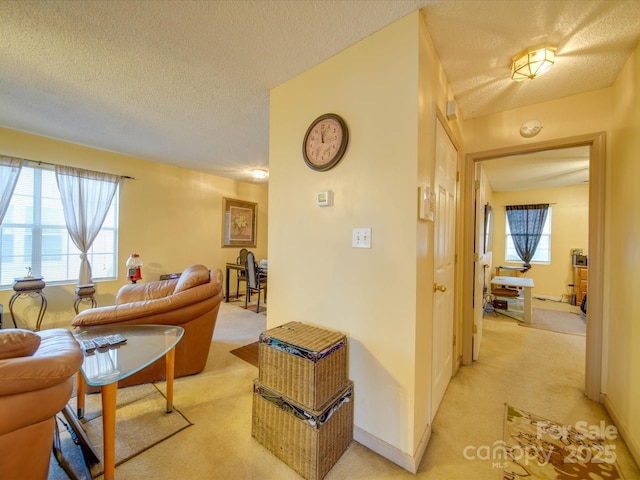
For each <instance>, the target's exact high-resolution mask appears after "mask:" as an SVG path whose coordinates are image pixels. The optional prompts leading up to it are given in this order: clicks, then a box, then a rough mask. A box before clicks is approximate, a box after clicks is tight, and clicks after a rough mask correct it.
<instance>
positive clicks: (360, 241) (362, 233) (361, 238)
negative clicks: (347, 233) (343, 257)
mask: <svg viewBox="0 0 640 480" xmlns="http://www.w3.org/2000/svg"><path fill="white" fill-rule="evenodd" d="M351 245H352V246H353V248H371V228H354V229H353V235H352V239H351Z"/></svg>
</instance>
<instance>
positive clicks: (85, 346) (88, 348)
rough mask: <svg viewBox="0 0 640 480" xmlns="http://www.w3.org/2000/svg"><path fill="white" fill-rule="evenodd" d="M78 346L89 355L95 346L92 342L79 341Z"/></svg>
mask: <svg viewBox="0 0 640 480" xmlns="http://www.w3.org/2000/svg"><path fill="white" fill-rule="evenodd" d="M80 346H81V347H82V349H83V350H84V351H85V352H87V353H91V352H93V351H94V350H95V349H96V344H95V343H93V340H80Z"/></svg>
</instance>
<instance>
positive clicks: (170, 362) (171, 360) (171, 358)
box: [166, 347, 176, 413]
mask: <svg viewBox="0 0 640 480" xmlns="http://www.w3.org/2000/svg"><path fill="white" fill-rule="evenodd" d="M166 363H167V413H171V412H172V411H173V376H174V371H175V366H176V349H175V347H174V348H172V349H171V350H169V351H168V352H167V354H166Z"/></svg>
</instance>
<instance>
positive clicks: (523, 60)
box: [511, 47, 556, 82]
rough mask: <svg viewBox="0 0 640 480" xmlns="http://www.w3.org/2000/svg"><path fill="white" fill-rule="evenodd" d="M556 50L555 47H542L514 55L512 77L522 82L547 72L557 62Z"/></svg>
mask: <svg viewBox="0 0 640 480" xmlns="http://www.w3.org/2000/svg"><path fill="white" fill-rule="evenodd" d="M555 51H556V49H555V48H553V47H542V48H536V49H530V50H527V51H525V52H522V53H521V54H520V55H517V56H515V57H513V60H512V62H511V78H512V79H513V80H516V81H518V82H521V81H522V80H526V79H528V78H529V79H531V80H533V79H534V78H536V77H539V76H540V75H542V74H544V73H547V72H548V71H549V70H550V69H551V67H552V66H553V63H554V62H555Z"/></svg>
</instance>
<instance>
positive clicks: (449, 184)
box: [431, 121, 458, 420]
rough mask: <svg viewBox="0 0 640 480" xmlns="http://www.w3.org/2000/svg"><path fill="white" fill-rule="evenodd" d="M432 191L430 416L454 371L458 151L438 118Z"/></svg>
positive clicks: (433, 412)
mask: <svg viewBox="0 0 640 480" xmlns="http://www.w3.org/2000/svg"><path fill="white" fill-rule="evenodd" d="M435 164H436V165H435V177H434V186H433V191H434V193H435V195H436V213H435V220H434V245H433V249H434V276H433V281H434V285H433V352H432V355H433V359H432V368H433V370H432V376H431V378H432V384H431V395H432V396H431V420H433V418H434V417H435V415H436V412H437V411H438V407H439V406H440V402H441V401H442V397H444V392H445V391H446V389H447V385H449V381H450V380H451V376H452V375H453V357H454V348H455V347H454V345H453V336H454V333H453V332H454V298H455V296H454V281H455V225H456V172H457V166H458V152H457V151H456V148H455V146H454V145H453V143H452V142H451V140H450V139H449V136H448V135H447V133H446V131H445V130H444V128H443V127H442V125H441V124H440V121H438V122H437V127H436V158H435Z"/></svg>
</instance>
